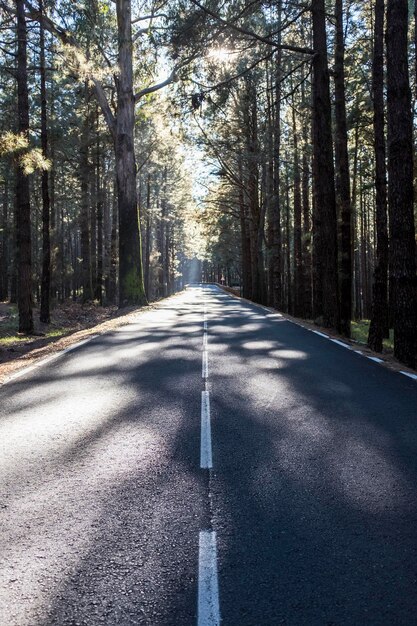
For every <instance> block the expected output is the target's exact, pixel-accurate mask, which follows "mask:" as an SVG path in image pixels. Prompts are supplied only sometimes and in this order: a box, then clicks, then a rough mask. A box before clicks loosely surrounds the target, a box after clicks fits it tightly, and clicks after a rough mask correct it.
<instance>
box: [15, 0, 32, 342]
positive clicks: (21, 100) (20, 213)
mask: <svg viewBox="0 0 417 626" xmlns="http://www.w3.org/2000/svg"><path fill="white" fill-rule="evenodd" d="M16 15H17V42H18V43H17V114H18V131H19V133H21V134H22V135H25V136H26V137H28V135H29V95H28V82H27V30H26V19H25V6H24V1H23V0H16ZM16 252H17V260H18V262H17V269H18V279H17V280H18V282H17V304H18V310H19V331H20V332H22V333H27V334H30V333H33V312H32V306H33V305H32V253H31V215H30V195H29V179H28V177H27V175H26V174H25V172H24V171H23V167H22V165H21V163H20V162H18V163H17V167H16Z"/></svg>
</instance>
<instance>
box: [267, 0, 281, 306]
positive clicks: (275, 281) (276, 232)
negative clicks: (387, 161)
mask: <svg viewBox="0 0 417 626" xmlns="http://www.w3.org/2000/svg"><path fill="white" fill-rule="evenodd" d="M276 6H277V13H278V16H277V18H278V19H277V22H278V26H279V25H280V23H281V15H282V0H277V5H276ZM278 37H279V41H280V38H281V34H279V36H278ZM281 65H282V52H281V50H277V52H276V69H275V119H274V134H273V139H274V172H273V176H274V181H273V187H274V196H273V202H272V207H271V213H270V220H271V248H270V265H269V275H270V285H271V304H272V306H273V307H274V308H275V309H281V308H282V264H281V254H282V250H281V248H282V241H281V205H280V202H281V197H280V187H281V178H280V154H281V73H282V67H281Z"/></svg>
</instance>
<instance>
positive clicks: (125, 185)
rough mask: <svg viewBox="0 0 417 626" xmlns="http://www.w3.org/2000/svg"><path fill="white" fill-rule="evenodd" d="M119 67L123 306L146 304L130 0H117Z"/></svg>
mask: <svg viewBox="0 0 417 626" xmlns="http://www.w3.org/2000/svg"><path fill="white" fill-rule="evenodd" d="M116 8H117V30H118V69H119V74H118V77H117V115H116V129H115V153H116V179H117V193H118V205H119V241H120V247H119V306H120V307H123V306H128V305H132V304H136V305H143V304H146V296H145V289H144V285H143V272H142V255H141V243H140V231H139V217H138V201H137V189H136V161H135V149H134V128H135V99H134V94H133V68H132V15H131V13H132V12H131V2H130V0H117V1H116Z"/></svg>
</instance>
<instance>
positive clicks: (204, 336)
mask: <svg viewBox="0 0 417 626" xmlns="http://www.w3.org/2000/svg"><path fill="white" fill-rule="evenodd" d="M207 341H208V338H207V332H204V335H203V350H207Z"/></svg>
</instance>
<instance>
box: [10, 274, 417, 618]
mask: <svg viewBox="0 0 417 626" xmlns="http://www.w3.org/2000/svg"><path fill="white" fill-rule="evenodd" d="M0 398H1V399H0V411H1V416H0V558H1V572H0V624H1V626H15V625H16V626H46V625H52V624H58V625H60V624H63V625H67V624H68V625H71V626H76V625H77V624H80V625H81V624H88V625H90V624H91V625H94V626H95V625H96V624H106V625H111V626H113V625H116V624H122V625H123V624H126V625H127V624H145V625H149V626H162V625H163V626H165V625H168V626H183V625H184V626H188V625H191V624H192V625H198V626H215V624H218V623H219V622H220V621H221V624H222V625H231V626H269V625H271V626H275V625H279V624H285V625H291V626H304V625H305V626H316V625H317V626H330V625H332V626H333V625H334V626H336V625H354V626H357V625H367V624H371V625H385V624H386V625H390V626H391V625H394V624H395V625H407V626H408V625H413V624H416V625H417V610H416V609H417V491H416V487H417V480H416V479H417V382H416V381H413V380H411V379H408V378H406V377H405V376H403V375H401V374H398V373H396V372H392V371H389V370H387V369H385V368H383V367H381V366H380V365H378V364H376V363H373V362H371V361H369V360H368V359H366V358H364V357H363V356H360V355H358V354H355V353H354V352H353V351H349V350H346V349H344V348H343V347H341V346H339V345H336V344H334V343H332V342H330V341H328V340H326V339H324V338H322V337H320V336H318V335H316V334H314V333H312V332H310V331H308V330H306V329H303V328H300V327H298V326H296V325H294V324H291V323H290V322H288V321H286V320H284V319H283V318H282V317H280V316H278V315H273V314H271V313H269V312H268V311H266V310H264V309H262V308H260V307H257V306H255V305H251V304H248V303H247V302H244V301H242V300H239V299H236V298H233V297H231V296H229V295H228V294H226V293H224V292H222V291H221V290H220V289H218V288H217V287H214V286H206V287H203V288H199V287H193V288H189V289H188V290H187V291H186V292H183V293H181V294H178V295H177V296H174V297H172V298H170V299H168V300H166V301H165V302H163V303H161V305H160V306H159V308H158V309H156V310H154V311H150V312H147V313H145V314H143V315H141V316H139V317H138V319H137V322H134V323H132V324H130V325H129V326H125V327H122V328H121V329H119V330H117V331H115V332H112V333H108V334H106V335H103V336H101V337H98V338H96V339H94V340H93V341H91V342H89V343H87V344H85V345H83V346H80V347H79V348H78V349H76V350H74V351H72V352H70V353H67V354H65V355H63V356H61V357H60V358H58V359H56V360H55V361H52V362H50V363H49V364H46V365H44V366H42V367H40V368H38V369H36V370H34V371H32V372H30V373H28V374H27V375H25V376H22V377H20V378H18V379H16V380H15V381H12V382H10V383H8V384H7V385H5V386H4V387H3V388H2V389H1V390H0Z"/></svg>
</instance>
